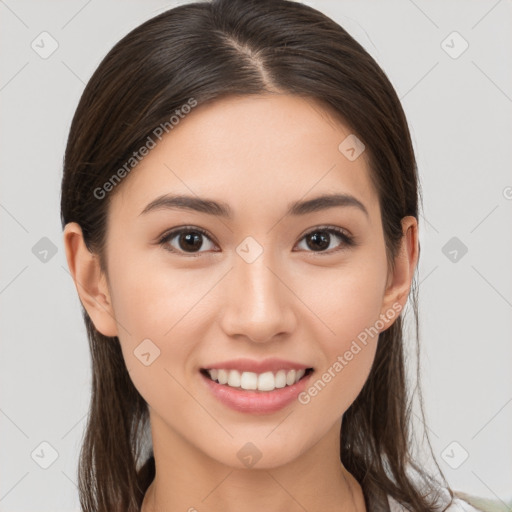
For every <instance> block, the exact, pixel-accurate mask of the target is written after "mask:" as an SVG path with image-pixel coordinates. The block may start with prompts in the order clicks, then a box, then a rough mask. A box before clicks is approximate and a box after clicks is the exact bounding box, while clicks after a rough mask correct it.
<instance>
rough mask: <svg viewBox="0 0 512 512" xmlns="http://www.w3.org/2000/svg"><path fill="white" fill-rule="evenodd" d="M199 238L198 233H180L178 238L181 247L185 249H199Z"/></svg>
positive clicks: (200, 243)
mask: <svg viewBox="0 0 512 512" xmlns="http://www.w3.org/2000/svg"><path fill="white" fill-rule="evenodd" d="M200 237H201V234H200V233H182V235H181V236H180V244H181V243H182V242H183V245H184V246H185V248H187V249H200V248H201V245H202V242H201V240H200Z"/></svg>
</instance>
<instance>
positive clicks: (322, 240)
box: [308, 231, 329, 250]
mask: <svg viewBox="0 0 512 512" xmlns="http://www.w3.org/2000/svg"><path fill="white" fill-rule="evenodd" d="M318 233H320V236H319V235H318ZM309 239H310V240H313V242H314V243H316V244H318V243H319V244H320V249H325V248H327V247H329V234H328V233H326V232H325V231H317V232H316V233H314V234H312V235H311V236H310V237H309ZM308 246H309V248H310V249H313V250H315V249H318V245H311V244H309V243H308Z"/></svg>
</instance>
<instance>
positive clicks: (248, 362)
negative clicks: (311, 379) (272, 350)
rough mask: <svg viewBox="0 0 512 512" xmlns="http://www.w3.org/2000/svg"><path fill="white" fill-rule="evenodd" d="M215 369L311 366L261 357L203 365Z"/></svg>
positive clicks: (271, 369)
mask: <svg viewBox="0 0 512 512" xmlns="http://www.w3.org/2000/svg"><path fill="white" fill-rule="evenodd" d="M213 368H215V369H217V370H238V371H241V372H254V373H265V372H277V371H279V370H302V369H304V370H306V369H307V368H312V367H311V366H308V365H306V364H301V363H295V362H293V361H286V360H285V359H276V358H270V359H263V360H262V361H257V360H255V359H243V358H242V359H231V360H229V361H220V362H218V363H213V364H210V365H208V366H205V367H204V369H205V370H211V369H213Z"/></svg>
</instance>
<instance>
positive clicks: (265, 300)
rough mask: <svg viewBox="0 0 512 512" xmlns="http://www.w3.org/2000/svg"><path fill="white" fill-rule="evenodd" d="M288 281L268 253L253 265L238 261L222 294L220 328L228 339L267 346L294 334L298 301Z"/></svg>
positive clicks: (241, 259)
mask: <svg viewBox="0 0 512 512" xmlns="http://www.w3.org/2000/svg"><path fill="white" fill-rule="evenodd" d="M272 267H274V268H272ZM286 277H287V276H286V275H285V273H284V272H282V271H280V270H279V269H277V268H276V265H275V264H272V262H271V261H270V259H269V258H267V257H266V252H265V251H264V252H263V254H261V255H260V257H259V258H257V259H256V261H253V262H252V263H248V262H246V261H244V259H243V258H240V257H236V258H235V262H234V265H233V268H232V269H231V271H230V272H229V274H228V276H226V278H227V279H226V282H225V283H224V286H225V289H224V290H223V291H224V292H225V297H226V298H225V301H224V306H223V309H222V315H221V316H222V317H221V325H222V328H223V330H224V332H225V333H226V335H228V336H230V337H235V338H236V337H239V338H246V339H249V340H250V341H252V342H256V343H265V342H270V341H273V340H275V339H276V337H277V336H278V335H280V336H281V337H285V336H286V335H289V334H290V333H291V332H293V330H294V328H295V325H296V319H297V317H296V314H295V311H294V306H293V304H294V301H296V299H295V298H294V294H293V292H292V291H291V290H290V288H289V284H288V285H287V281H289V279H287V278H286Z"/></svg>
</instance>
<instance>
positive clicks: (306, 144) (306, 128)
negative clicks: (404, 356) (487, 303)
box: [64, 95, 418, 512]
mask: <svg viewBox="0 0 512 512" xmlns="http://www.w3.org/2000/svg"><path fill="white" fill-rule="evenodd" d="M350 133H351V131H350V129H349V128H348V127H347V126H346V125H344V124H342V123H341V122H340V121H339V120H334V118H333V117H331V115H330V114H329V112H328V111H327V110H325V109H324V107H322V106H321V105H320V104H318V103H316V102H315V101H313V100H312V99H307V100H306V99H304V98H299V97H293V96H290V95H264V96H252V97H237V98H232V97H231V98H226V99H223V100H220V101H217V102H214V103H212V104H210V105H202V106H198V107H197V108H195V109H194V110H193V111H192V112H191V113H190V114H188V115H187V117H186V118H185V119H184V120H182V121H181V122H180V124H179V125H177V126H175V128H174V129H173V130H172V131H171V132H170V133H169V134H168V135H166V136H165V137H164V138H163V140H162V142H161V143H159V144H158V145H157V147H156V148H154V149H152V150H151V151H150V153H149V154H148V156H146V157H145V158H144V159H143V161H142V162H141V163H140V164H139V165H138V166H137V167H136V168H135V169H134V170H133V171H132V172H131V174H130V175H129V176H128V177H126V178H125V179H124V181H123V182H122V184H121V185H119V186H118V188H117V190H116V191H115V193H114V194H113V196H112V197H111V205H110V208H109V214H108V231H107V275H105V274H102V273H101V271H100V268H99V262H98V258H97V256H96V255H94V254H91V253H89V251H88V250H87V249H86V247H85V244H84V242H83V238H82V232H81V229H80V226H78V225H77V224H75V223H70V224H68V225H67V226H66V228H65V232H64V241H65V246H66V254H67V259H68V264H69V268H70V271H71V274H72V276H73V279H74V281H75V285H76V287H77V291H78V293H79V295H80V298H81V301H82V303H83V305H84V307H85V308H86V309H87V312H88V313H89V315H90V317H91V319H92V321H93V322H94V325H95V326H96V328H97V329H98V330H99V331H100V332H101V333H103V334H104V335H106V336H117V337H118V338H119V341H120V343H121V346H122V350H123V355H124V358H125V361H126V366H127V368H128V369H129V372H130V376H131V379H132V380H133V382H134V384H135V386H136V388H137V389H138V391H139V392H140V394H141V395H142V396H143V397H144V399H145V400H146V402H147V403H148V407H149V412H150V421H151V433H152V438H153V448H154V454H155V461H156V477H155V480H154V481H153V483H152V485H151V486H150V488H149V489H148V492H147V494H146V496H145V501H144V505H143V511H144V512H150V511H153V510H155V511H156V510H162V511H163V510H166V511H169V510H189V509H190V510H194V509H197V510H209V511H212V512H217V511H223V512H226V511H227V512H231V511H234V510H236V511H237V512H241V511H246V512H250V511H251V512H252V511H259V510H269V511H280V510H288V511H299V510H300V511H303V510H304V509H306V510H308V511H314V510H336V511H349V510H350V511H356V510H357V511H363V510H365V506H364V498H363V494H362V491H361V487H360V486H359V484H358V483H357V481H356V480H355V478H354V477H353V476H352V475H351V474H350V473H349V472H348V471H347V470H346V469H345V468H344V467H343V465H342V464H341V462H340V459H339V443H340V441H339V435H340V428H341V423H342V417H343V413H344V412H345V411H346V410H347V409H348V407H349V406H350V404H351V403H352V402H353V401H354V400H355V398H356V397H357V396H358V394H359V393H360V391H361V389H362V387H363V385H364V383H365V381H366V379H367V377H368V375H369V372H370V368H371V365H372V362H373V360H374V356H375V351H376V347H377V342H378V336H375V337H374V338H370V339H369V341H368V343H367V344H366V345H365V346H363V345H361V347H362V349H361V350H360V352H358V353H357V355H355V356H354V358H353V359H352V360H351V361H350V362H349V364H347V365H346V366H345V367H344V368H343V370H342V371H341V372H339V373H337V374H336V377H335V378H333V379H332V380H331V381H330V382H329V383H328V384H327V385H326V386H325V387H324V389H322V391H321V392H319V393H318V394H317V396H315V397H314V398H312V399H311V401H310V402H309V403H308V404H305V405H303V404H301V403H298V402H297V401H294V402H293V403H292V404H291V405H289V406H287V407H286V408H285V409H283V410H280V411H278V412H276V413H272V414H264V415H254V414H247V413H241V412H237V411H233V410H231V409H229V408H227V407H226V406H225V405H223V404H221V403H220V402H218V401H217V399H216V398H215V397H214V396H212V395H211V393H210V392H209V391H208V389H206V387H205V386H204V383H203V381H202V378H201V376H200V374H199V368H202V367H207V366H208V365H209V363H212V362H216V361H221V360H227V359H235V358H239V357H247V358H253V359H263V358H266V357H279V358H284V359H288V360H292V361H296V362H301V363H304V364H307V365H308V366H311V367H313V368H315V372H316V377H318V376H320V375H322V373H323V372H324V371H326V370H327V369H328V368H329V367H332V365H333V363H334V362H335V361H336V359H337V357H338V356H339V355H343V354H344V353H345V352H346V351H347V350H348V349H349V348H350V346H351V343H352V341H353V340H355V339H356V338H357V336H358V334H360V333H361V332H363V331H364V330H365V328H368V327H370V326H373V325H375V323H376V321H377V320H378V319H379V315H381V314H386V313H388V312H389V311H390V310H393V305H395V307H396V305H397V304H398V305H400V307H404V305H405V302H406V300H407V295H408V293H409V289H410V286H411V281H412V278H413V274H414V270H415V268H416V265H417V259H418V233H417V222H416V219H415V218H414V217H404V219H403V220H402V228H403V233H404V237H403V239H402V246H401V248H400V251H399V253H398V255H397V258H396V261H395V269H394V271H391V270H390V267H389V266H388V261H387V259H386V252H385V244H384V235H383V231H382V221H381V213H380V209H379V205H378V197H377V193H376V191H375V190H374V188H373V186H372V184H371V182H370V177H369V170H368V167H367V161H366V154H365V153H363V154H362V155H361V156H360V157H359V158H357V159H356V160H354V161H350V160H348V159H347V158H346V157H345V156H344V155H343V154H342V153H341V152H340V151H339V150H338V146H339V144H340V142H341V141H342V140H343V139H345V137H346V136H348V135H349V134H350ZM333 192H340V193H347V194H351V195H353V196H354V197H356V198H357V199H358V200H359V201H361V203H363V204H364V206H365V207H366V209H367V211H368V215H365V214H364V213H363V212H362V211H360V210H359V209H357V208H355V207H334V208H329V209H326V210H323V211H319V212H315V213H310V214H307V215H302V216H296V217H294V216H288V217H287V216H285V211H286V209H287V206H288V204H289V203H291V202H292V201H297V200H307V199H311V198H313V197H316V196H317V195H321V194H323V193H333ZM164 193H183V194H188V195H197V196H201V197H204V196H206V197H208V198H212V199H215V200H217V201H223V202H226V203H228V204H229V206H230V207H231V208H232V210H233V219H232V220H227V219H221V218H218V217H215V216H212V215H208V214H206V213H199V212H193V211H187V210H178V209H172V210H171V209H167V210H166V209H160V210H155V211H152V212H150V213H147V214H144V215H140V213H141V211H142V210H143V209H144V208H145V206H146V205H147V204H148V203H149V202H151V201H152V200H153V199H155V198H156V197H158V196H160V195H162V194H164ZM185 225H187V226H193V227H199V228H202V229H204V230H206V231H207V232H208V233H209V234H210V235H211V236H210V237H209V238H208V237H201V238H200V240H201V241H202V242H203V245H202V246H201V247H200V248H199V249H196V250H195V252H192V253H191V252H190V250H189V252H187V246H186V245H185V246H184V245H183V244H181V245H180V243H179V236H177V237H174V238H173V239H172V240H170V241H168V242H167V245H168V246H169V245H170V246H171V247H173V248H174V249H175V251H177V252H176V253H172V252H169V251H168V250H166V249H165V247H164V246H163V245H159V244H158V239H159V237H160V236H161V235H163V234H164V233H165V232H168V231H169V230H170V229H171V228H175V227H180V226H185ZM325 226H328V227H330V226H333V227H338V228H342V229H344V230H345V231H346V232H348V233H350V234H351V235H352V236H353V237H354V238H355V239H356V240H357V245H356V246H353V247H350V246H346V245H345V244H344V242H343V240H341V239H339V238H338V237H337V236H336V235H330V242H329V246H328V248H326V249H320V250H316V251H315V245H314V243H311V236H309V237H308V236H306V235H308V234H309V235H311V232H315V229H316V228H319V227H325ZM316 232H318V229H316ZM247 236H251V237H252V238H254V239H255V240H256V241H257V243H258V244H260V246H261V247H262V249H263V253H262V254H261V255H260V256H259V258H257V259H256V260H255V261H254V262H252V263H247V262H246V261H245V260H244V259H243V258H241V257H240V256H239V255H238V253H237V252H236V249H237V247H238V246H239V244H240V243H241V242H242V241H243V240H244V239H245V238H246V237H247ZM327 236H328V237H329V235H327ZM308 240H309V241H310V245H308ZM340 248H341V250H339V251H336V249H340ZM191 254H195V255H198V256H197V257H193V256H191ZM388 316H389V315H388ZM395 318H396V316H395ZM391 323H392V321H390V322H388V323H386V325H385V327H384V328H383V329H381V330H384V329H386V328H387V327H389V325H391ZM147 338H149V339H151V340H152V342H153V343H154V344H155V345H157V346H158V348H159V349H160V356H159V357H158V358H156V359H155V360H154V362H153V363H152V364H151V365H149V366H145V365H144V364H142V363H141V362H140V361H139V360H138V359H137V358H136V357H135V356H134V353H133V351H134V350H135V349H136V347H137V346H138V345H139V344H140V343H141V341H142V340H144V339H147ZM112 342H114V341H112ZM247 442H251V443H253V444H254V445H255V446H256V447H257V448H258V450H259V451H260V452H261V455H262V456H261V459H260V460H259V461H258V462H257V463H256V465H255V466H253V467H251V468H249V467H246V466H245V465H244V463H243V462H242V461H241V460H240V459H239V458H238V457H237V452H238V451H239V450H240V449H241V448H242V447H243V446H244V445H245V444H246V443H247ZM192 507H194V508H192Z"/></svg>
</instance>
